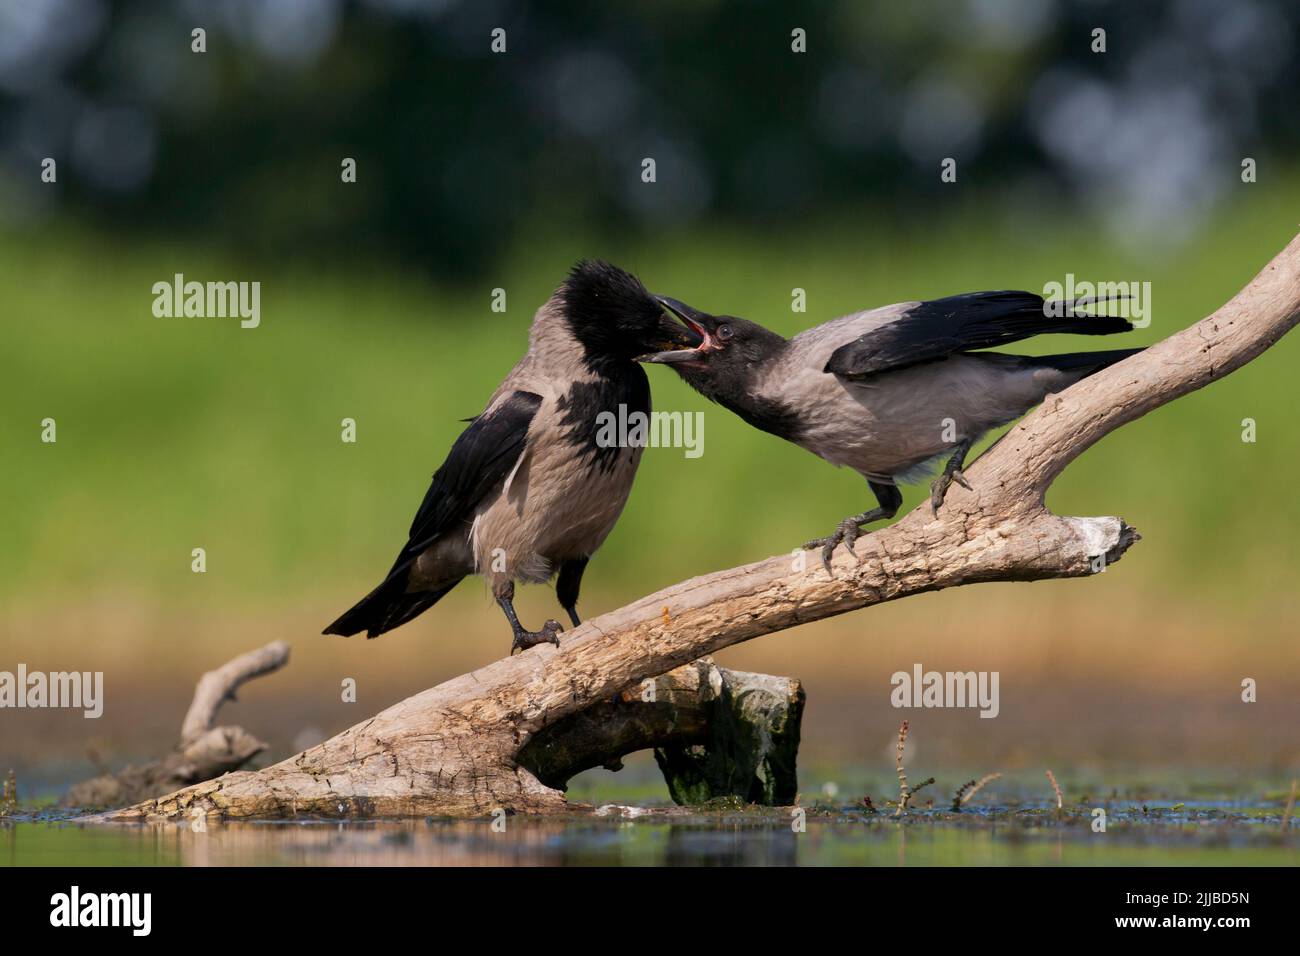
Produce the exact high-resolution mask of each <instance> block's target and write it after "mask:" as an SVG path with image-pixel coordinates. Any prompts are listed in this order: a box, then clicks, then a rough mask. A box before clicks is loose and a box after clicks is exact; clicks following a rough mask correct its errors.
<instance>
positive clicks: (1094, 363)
mask: <svg viewBox="0 0 1300 956" xmlns="http://www.w3.org/2000/svg"><path fill="white" fill-rule="evenodd" d="M1141 351H1142V349H1110V350H1107V351H1101V352H1067V353H1065V354H1064V355H1035V356H1033V357H1032V358H1031V357H1029V356H1026V357H1025V359H1026V361H1028V362H1032V363H1033V364H1034V365H1038V366H1043V367H1046V368H1054V369H1056V370H1057V371H1059V372H1078V373H1080V374H1079V378H1087V377H1088V376H1089V375H1092V374H1093V373H1094V372H1100V371H1101V370H1102V369H1104V368H1108V367H1110V366H1111V365H1114V364H1115V363H1116V362H1122V361H1123V360H1124V359H1126V358H1128V357H1129V356H1130V355H1137V354H1138V353H1139V352H1141Z"/></svg>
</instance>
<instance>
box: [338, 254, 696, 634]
mask: <svg viewBox="0 0 1300 956" xmlns="http://www.w3.org/2000/svg"><path fill="white" fill-rule="evenodd" d="M699 342H700V338H699V336H697V335H694V334H692V333H690V332H688V331H687V329H686V328H684V327H683V326H682V325H681V324H680V323H678V322H675V321H673V320H672V319H670V318H669V317H668V316H667V315H666V314H665V313H664V311H663V309H662V308H661V307H660V305H659V303H658V302H656V301H655V299H654V298H653V297H652V296H651V295H650V294H649V293H648V292H647V291H646V290H645V287H644V286H642V285H641V283H640V282H639V281H638V280H637V279H636V278H635V277H634V276H632V275H629V274H628V273H626V272H624V271H623V270H621V269H618V268H616V267H614V266H612V265H609V264H608V263H604V262H595V261H584V262H579V263H578V264H577V265H576V266H574V267H573V270H572V271H571V272H570V274H569V277H568V278H567V279H566V280H565V282H564V284H563V285H561V286H560V287H559V289H557V290H556V291H555V294H554V295H552V296H551V298H550V299H549V300H547V302H546V303H545V304H544V305H543V306H542V307H541V308H540V309H538V310H537V314H536V315H535V316H534V317H533V326H532V331H531V333H530V335H529V343H528V352H527V353H526V354H525V355H524V357H523V358H522V359H520V361H519V363H518V364H517V365H516V366H515V367H514V369H512V370H511V372H510V374H509V375H507V376H506V379H505V381H503V382H502V383H501V385H500V386H498V388H497V390H496V391H495V392H494V393H493V394H492V397H491V398H490V399H489V400H488V403H487V407H486V408H484V410H483V412H482V414H480V415H478V416H477V417H476V418H473V419H470V425H469V427H468V428H466V429H465V430H464V432H462V433H461V435H460V437H459V438H457V439H456V441H455V443H454V444H453V445H452V447H451V452H450V453H449V454H448V455H447V460H446V461H444V462H443V463H442V466H441V467H440V468H439V469H438V470H437V471H436V472H435V473H434V475H433V483H432V484H431V485H430V486H429V490H428V492H427V493H426V494H425V496H424V501H423V503H422V504H421V505H420V509H419V511H417V512H416V514H415V520H414V521H413V522H412V523H411V530H410V534H409V536H408V538H407V542H406V544H405V545H404V546H403V547H402V550H401V551H400V552H399V553H398V555H397V560H396V561H395V562H394V563H393V567H392V569H391V570H390V571H389V572H388V575H387V576H386V577H385V578H384V581H383V583H381V584H380V585H379V586H378V587H377V588H375V589H374V590H373V591H371V592H370V593H369V594H367V595H366V596H365V597H364V598H362V599H361V600H360V601H359V602H358V603H357V604H356V606H355V607H353V608H352V609H351V610H349V611H347V612H345V613H344V614H343V615H342V616H341V617H340V618H339V619H338V620H337V621H335V622H334V623H333V624H331V625H329V627H327V628H325V631H324V633H326V634H342V635H344V636H350V635H352V634H356V633H357V632H359V631H363V630H364V631H365V632H366V634H367V636H369V637H378V636H379V635H380V634H383V633H384V632H385V631H391V630H392V629H393V628H395V627H398V626H400V625H402V624H405V623H406V622H407V621H409V620H411V619H412V618H414V617H416V616H417V615H419V614H421V613H422V612H423V611H424V610H425V609H426V608H429V607H432V606H433V605H434V604H436V603H437V602H438V600H439V599H440V598H441V597H442V596H443V595H444V594H446V593H447V592H448V591H450V590H451V589H452V588H454V587H455V586H456V585H457V584H459V583H460V581H461V580H462V579H463V578H465V577H466V576H467V575H470V574H480V575H483V576H484V577H485V578H487V580H488V582H489V583H490V585H491V588H492V594H493V596H494V597H495V598H496V601H497V603H498V604H500V605H501V609H502V610H503V611H504V612H505V615H506V619H507V620H508V621H509V622H510V628H511V630H512V631H513V632H514V640H513V643H512V645H511V653H514V651H515V650H517V649H519V650H522V649H525V648H528V647H532V646H533V645H535V644H540V643H543V642H545V643H550V644H558V643H559V639H558V638H557V637H556V634H557V633H558V632H560V631H562V630H563V628H562V627H561V626H560V624H559V622H557V621H547V622H546V623H545V624H544V625H543V627H542V629H541V630H540V631H529V630H526V629H525V628H524V627H523V625H521V624H520V623H519V618H518V617H517V616H516V614H515V608H514V594H515V582H516V581H525V582H545V581H549V580H550V579H551V578H552V577H553V576H555V575H556V574H558V575H559V580H558V581H557V583H556V592H557V596H558V597H559V601H560V605H561V606H562V607H563V608H564V609H565V610H566V611H567V612H568V614H569V619H570V620H571V621H572V622H573V624H574V626H575V627H576V626H577V625H578V624H579V623H580V621H579V619H578V610H577V603H578V588H579V586H580V584H581V583H582V573H583V571H584V569H585V568H586V566H587V561H588V560H589V559H590V558H591V556H592V554H594V553H595V551H596V549H597V548H599V547H600V545H601V543H602V542H604V540H605V537H606V535H608V534H609V532H610V530H611V529H612V528H613V527H614V523H615V522H616V521H617V520H618V516H619V514H620V513H621V512H622V510H623V505H624V504H625V503H626V502H627V497H628V493H629V492H630V491H631V489H632V479H633V477H634V476H635V475H636V469H637V464H638V463H639V462H640V459H641V452H642V449H641V448H639V447H604V446H603V445H601V444H599V443H598V442H597V430H598V426H597V416H598V415H599V414H600V413H601V412H604V411H610V412H614V413H615V414H617V412H618V407H619V406H620V405H624V406H626V407H627V411H628V412H629V413H630V412H633V411H640V412H644V413H646V414H649V411H650V385H649V382H648V381H647V380H646V375H645V371H644V369H642V368H641V366H639V365H637V364H636V362H635V359H636V357H637V356H639V355H642V354H643V353H645V352H646V351H647V350H652V349H671V348H673V347H675V346H687V345H693V344H698V343H699Z"/></svg>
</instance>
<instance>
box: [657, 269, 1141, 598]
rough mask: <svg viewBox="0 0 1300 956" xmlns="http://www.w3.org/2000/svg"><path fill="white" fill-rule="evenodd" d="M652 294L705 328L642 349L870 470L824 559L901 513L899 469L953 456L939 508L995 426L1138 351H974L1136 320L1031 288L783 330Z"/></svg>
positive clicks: (910, 473) (704, 390)
mask: <svg viewBox="0 0 1300 956" xmlns="http://www.w3.org/2000/svg"><path fill="white" fill-rule="evenodd" d="M658 298H659V301H660V302H661V303H662V304H663V305H664V307H665V308H666V309H667V310H669V311H670V312H672V313H673V314H674V315H676V316H677V317H678V318H680V319H681V320H682V321H683V322H684V323H685V324H686V326H687V327H688V328H689V329H690V330H691V331H692V332H694V333H695V334H697V335H699V336H700V337H701V342H700V344H699V345H698V346H695V347H693V348H689V349H676V350H670V351H667V352H658V353H655V354H651V355H644V356H642V357H641V358H642V361H646V362H661V363H665V364H669V365H672V367H673V368H674V369H676V370H677V372H678V373H679V374H680V375H681V377H682V378H684V379H685V380H686V382H687V383H688V384H689V385H690V386H691V387H692V388H694V389H695V390H696V391H698V392H700V394H702V395H704V396H705V397H706V398H709V399H711V400H712V401H715V402H718V403H719V404H721V405H724V406H725V407H727V408H729V409H731V410H732V411H733V412H735V413H736V414H737V415H739V416H740V417H741V418H743V419H744V420H745V421H746V422H748V423H749V424H751V425H753V426H754V427H755V428H759V429H762V430H763V431H765V432H770V433H772V434H773V435H776V436H778V437H780V438H784V439H786V440H787V441H791V442H794V443H795V444H796V445H798V446H800V447H801V448H806V449H807V450H808V451H810V452H812V453H813V454H814V455H817V456H818V457H820V458H824V459H825V460H826V461H828V462H830V463H831V464H832V465H836V466H841V465H847V466H848V467H850V468H852V469H853V470H854V471H856V472H858V473H859V474H860V475H862V476H863V477H864V478H865V479H866V480H867V484H868V486H869V487H870V488H871V490H872V491H873V492H874V493H875V496H876V501H877V502H878V507H875V508H872V509H870V510H868V511H864V512H863V513H862V514H858V515H852V516H850V517H848V518H845V519H844V520H843V521H841V522H840V524H839V526H838V528H836V530H835V532H834V533H833V534H831V535H829V536H827V537H825V538H818V539H816V540H815V541H809V542H808V543H807V544H806V545H804V547H805V548H821V553H822V563H823V564H824V565H825V567H826V570H827V571H828V572H829V571H830V558H831V555H832V554H833V553H834V551H835V547H836V545H838V544H839V543H840V542H841V541H843V542H844V543H845V545H846V546H847V547H848V548H849V550H850V551H852V550H853V544H854V541H855V540H856V539H857V537H858V535H859V532H860V531H861V529H862V526H863V525H864V524H867V523H868V522H872V521H877V520H880V519H883V518H892V517H893V516H894V515H895V514H897V513H898V509H899V507H900V506H901V505H902V503H903V496H902V494H901V493H900V492H899V490H898V483H899V482H900V481H904V482H908V481H917V480H920V479H921V478H923V477H924V476H925V475H927V474H928V473H929V472H930V470H931V467H932V466H933V465H934V464H936V463H937V462H938V461H939V460H942V458H944V457H945V456H946V457H947V459H948V461H947V464H946V465H945V466H944V468H943V470H942V472H941V473H940V474H939V476H938V478H937V479H936V480H935V482H934V483H933V485H932V486H931V494H930V506H931V508H932V510H933V511H934V513H935V514H937V513H938V510H939V506H940V505H941V504H942V503H943V499H944V496H945V495H946V494H947V491H948V487H949V485H950V484H951V483H952V482H954V481H955V482H957V483H958V484H959V485H961V486H962V487H964V488H970V485H969V484H967V482H966V478H965V476H964V475H963V474H962V468H963V467H965V460H966V455H967V453H968V452H969V451H970V449H971V446H972V445H974V444H975V442H977V441H979V439H980V437H981V436H982V435H984V434H985V433H986V432H987V431H989V430H990V429H993V428H997V427H998V426H1000V425H1005V424H1007V423H1008V422H1010V421H1012V420H1014V419H1016V418H1018V417H1020V416H1021V415H1023V414H1024V413H1025V412H1027V411H1028V410H1029V409H1030V408H1032V407H1033V406H1034V405H1037V404H1038V403H1039V402H1041V401H1042V400H1043V398H1044V397H1046V396H1047V395H1048V394H1049V393H1051V392H1059V391H1061V390H1062V389H1065V388H1067V387H1069V386H1070V385H1073V384H1074V383H1075V382H1077V381H1079V380H1080V379H1082V378H1084V377H1086V376H1088V375H1091V374H1092V373H1093V372H1097V371H1100V370H1101V369H1103V368H1105V367H1106V366H1108V365H1112V364H1114V363H1115V362H1118V361H1120V360H1121V359H1124V358H1127V357H1128V356H1130V355H1133V354H1134V353H1136V352H1140V351H1141V349H1122V350H1119V351H1110V352H1073V353H1070V354H1066V355H1044V356H1038V357H1030V356H1025V355H1006V354H1003V353H1000V352H977V351H974V350H975V349H983V348H988V347H990V346H997V345H1006V344H1009V343H1011V342H1018V341H1020V340H1021V339H1027V338H1030V337H1031V336H1034V335H1041V334H1044V333H1049V332H1070V333H1078V334H1081V335H1107V334H1109V333H1112V332H1127V331H1129V330H1131V329H1132V328H1133V326H1132V325H1131V324H1129V322H1127V321H1126V320H1124V319H1121V318H1115V317H1110V316H1104V315H1090V314H1088V313H1086V312H1079V311H1078V310H1079V309H1081V308H1086V307H1089V306H1092V305H1095V304H1097V301H1096V300H1088V299H1080V300H1076V301H1074V302H1068V303H1067V302H1061V301H1054V302H1044V300H1043V299H1042V297H1041V296H1037V295H1035V294H1033V293H1032V292H1009V291H1003V292H972V293H969V294H967V295H955V296H950V297H948V298H946V299H935V300H933V301H929V302H903V303H899V304H897V305H887V306H884V307H882V308H878V309H871V310H869V311H866V312H857V313H854V314H853V315H846V316H844V317H843V318H839V319H835V320H833V321H830V322H827V323H825V324H824V325H819V326H817V327H815V328H812V329H808V330H807V331H806V332H801V333H800V334H799V335H796V336H795V337H794V338H792V339H789V340H786V339H784V338H782V337H781V336H780V335H778V334H777V333H775V332H772V331H770V330H769V329H766V328H764V327H763V326H761V325H758V324H757V323H755V322H750V321H747V320H745V319H738V318H734V317H732V316H725V315H724V316H714V315H709V314H708V313H704V312H700V311H698V310H696V309H693V308H691V307H690V306H688V305H686V304H684V303H682V302H679V301H677V300H676V299H670V298H667V297H664V296H659V297H658ZM1102 301H1110V300H1102Z"/></svg>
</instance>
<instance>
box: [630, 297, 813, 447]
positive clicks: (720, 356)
mask: <svg viewBox="0 0 1300 956" xmlns="http://www.w3.org/2000/svg"><path fill="white" fill-rule="evenodd" d="M655 298H656V299H658V300H659V302H660V303H661V304H662V305H663V307H664V309H665V310H667V311H668V312H671V313H672V314H673V315H675V316H676V317H677V318H679V319H681V321H682V323H683V324H684V325H685V326H686V328H687V329H688V330H689V331H690V332H691V334H692V335H694V336H696V337H697V339H698V342H697V344H695V345H692V346H691V347H689V348H680V347H679V348H675V349H670V350H667V351H661V352H656V353H654V354H651V355H643V356H641V361H643V362H655V363H659V364H663V365H671V366H672V367H673V369H674V370H675V371H676V372H677V374H678V375H680V376H681V377H682V378H683V379H685V380H686V383H687V384H688V385H690V386H691V388H693V389H695V390H696V391H697V392H699V393H700V394H701V395H703V396H704V397H705V398H708V399H711V400H712V401H715V402H718V403H719V404H721V405H724V406H726V407H727V408H729V409H731V410H732V411H733V412H735V413H736V414H737V415H739V416H740V417H741V418H743V419H744V420H745V421H747V422H749V423H750V424H751V425H753V426H754V427H755V428H761V429H762V430H763V431H766V432H771V433H772V434H774V435H780V436H781V437H782V438H790V439H792V440H793V437H794V436H795V435H796V434H798V431H799V426H798V421H797V416H795V414H794V412H793V411H792V410H791V409H789V408H786V407H785V406H783V405H781V404H779V403H776V402H773V401H771V400H769V399H763V398H761V397H759V396H758V395H757V394H756V390H755V388H754V384H755V380H756V379H757V378H758V377H759V374H760V373H761V372H762V370H763V368H764V366H765V365H766V363H768V362H771V361H772V360H773V359H775V358H776V357H777V356H778V355H780V353H781V351H782V350H783V349H784V348H785V347H786V345H787V344H788V343H787V342H786V340H785V339H784V338H782V337H781V336H780V335H778V334H777V333H775V332H773V331H772V330H771V329H766V328H764V327H763V326H761V325H759V324H758V323H757V322H751V321H749V320H748V319H739V318H736V317H735V316H732V315H710V314H709V313H707V312H701V311H700V310H699V309H694V308H691V307H690V306H689V305H687V304H686V303H684V302H679V301H677V300H676V299H670V298H668V297H667V296H662V295H660V296H655Z"/></svg>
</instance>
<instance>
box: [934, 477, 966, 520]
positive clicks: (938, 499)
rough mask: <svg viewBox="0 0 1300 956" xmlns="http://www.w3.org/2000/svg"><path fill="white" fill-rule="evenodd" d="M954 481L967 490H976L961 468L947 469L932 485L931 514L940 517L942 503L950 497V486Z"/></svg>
mask: <svg viewBox="0 0 1300 956" xmlns="http://www.w3.org/2000/svg"><path fill="white" fill-rule="evenodd" d="M954 481H955V482H957V484H959V485H961V486H962V487H963V488H965V489H966V490H967V491H973V490H974V489H972V488H971V486H970V482H969V481H967V480H966V476H965V475H964V474H962V470H961V469H960V468H953V469H951V470H947V469H945V470H944V471H943V473H942V474H940V475H939V477H938V478H936V479H935V480H934V484H932V485H931V486H930V514H932V515H934V516H935V517H936V518H937V517H939V507H940V505H942V504H943V501H944V499H945V498H947V497H948V488H949V486H950V485H951V484H952V483H953V482H954Z"/></svg>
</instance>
